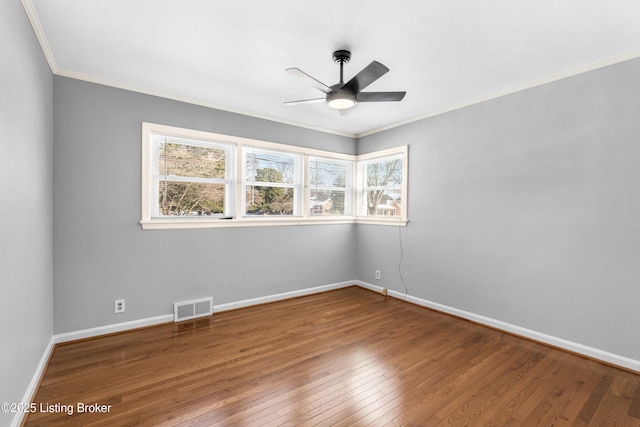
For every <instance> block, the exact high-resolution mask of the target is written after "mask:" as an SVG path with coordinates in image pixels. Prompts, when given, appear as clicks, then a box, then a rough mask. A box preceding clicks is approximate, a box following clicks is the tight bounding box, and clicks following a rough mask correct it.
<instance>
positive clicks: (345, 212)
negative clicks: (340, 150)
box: [307, 156, 353, 216]
mask: <svg viewBox="0 0 640 427" xmlns="http://www.w3.org/2000/svg"><path fill="white" fill-rule="evenodd" d="M352 175H353V161H349V160H339V159H331V158H323V157H318V156H310V157H309V167H308V177H309V178H308V179H309V187H308V196H307V197H308V200H309V215H310V216H350V215H351V214H352V210H353V209H352V206H353V197H352V190H351V189H352V188H353V183H352Z"/></svg>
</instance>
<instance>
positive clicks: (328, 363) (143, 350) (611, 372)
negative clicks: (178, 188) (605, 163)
mask: <svg viewBox="0 0 640 427" xmlns="http://www.w3.org/2000/svg"><path fill="white" fill-rule="evenodd" d="M35 403H36V407H37V408H38V410H37V411H36V412H34V413H31V414H29V416H28V418H27V420H26V425H27V426H44V425H46V426H56V425H65V426H68V425H78V426H86V425H95V426H134V425H135V426H212V425H216V426H217V425H221V426H254V425H255V426H266V425H269V426H271V425H273V426H276V425H286V426H304V425H327V426H330V425H339V426H352V425H358V426H360V425H374V426H381V425H408V426H436V425H442V426H467V425H468V426H478V425H492V426H529V425H544V426H551V425H557V426H583V425H593V426H640V375H635V374H633V373H630V372H627V371H624V370H620V369H616V368H613V367H610V366H606V365H603V364H599V363H596V362H594V361H591V360H587V359H583V358H581V357H578V356H575V355H572V354H568V353H565V352H563V351H560V350H555V349H552V348H549V347H546V346H543V345H539V344H536V343H533V342H530V341H527V340H524V339H520V338H517V337H514V336H511V335H508V334H505V333H501V332H499V331H495V330H492V329H489V328H485V327H482V326H479V325H475V324H472V323H470V322H467V321H464V320H460V319H456V318H453V317H450V316H447V315H443V314H440V313H436V312H433V311H431V310H428V309H425V308H422V307H418V306H415V305H412V304H409V303H405V302H402V301H400V300H396V299H393V298H386V297H383V296H381V295H379V294H376V293H373V292H369V291H367V290H364V289H361V288H357V287H351V288H346V289H340V290H337V291H332V292H327V293H323V294H317V295H312V296H306V297H302V298H297V299H292V300H288V301H282V302H277V303H272V304H267V305H262V306H257V307H251V308H247V309H242V310H236V311H230V312H224V313H218V314H215V315H213V316H212V317H208V318H205V319H200V320H196V321H187V322H183V323H179V324H166V325H161V326H157V327H152V328H147V329H142V330H138V331H133V332H128V333H122V334H117V335H111V336H106V337H101V338H96V339H91V340H86V341H80V342H75V343H69V344H63V345H59V346H57V347H56V349H55V351H54V353H53V355H52V358H51V360H50V362H49V366H48V368H47V371H46V373H45V376H44V378H43V380H42V383H41V385H40V387H39V389H38V393H37V396H36V399H35ZM78 403H84V404H96V403H97V404H99V405H105V406H104V407H103V408H102V409H104V410H105V411H106V410H107V405H109V406H108V411H107V412H104V413H95V412H94V413H89V412H83V413H78ZM56 404H58V406H56ZM40 405H44V406H43V407H42V409H51V411H50V412H41V411H40ZM87 408H93V409H101V408H100V407H85V410H86V409H87ZM66 409H71V410H72V412H73V413H72V415H68V414H67V412H65V410H66ZM56 411H57V412H56ZM61 411H62V412H61Z"/></svg>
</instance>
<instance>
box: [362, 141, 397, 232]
mask: <svg viewBox="0 0 640 427" xmlns="http://www.w3.org/2000/svg"><path fill="white" fill-rule="evenodd" d="M406 157H407V149H406V147H402V148H401V149H396V150H386V151H384V152H377V153H371V154H368V155H365V156H360V158H359V162H358V179H359V182H358V216H360V217H368V218H378V219H385V220H391V219H393V220H405V221H406V210H407V208H406V194H407V187H406V169H407V168H406Z"/></svg>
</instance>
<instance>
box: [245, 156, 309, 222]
mask: <svg viewBox="0 0 640 427" xmlns="http://www.w3.org/2000/svg"><path fill="white" fill-rule="evenodd" d="M242 154H243V156H242V158H243V164H244V174H243V185H244V188H245V191H244V193H245V199H244V209H243V212H244V215H295V216H300V215H301V212H300V210H301V208H300V199H301V195H300V194H301V192H302V169H301V165H302V155H300V154H292V153H285V152H276V151H269V150H263V149H259V148H255V147H244V149H243V153H242Z"/></svg>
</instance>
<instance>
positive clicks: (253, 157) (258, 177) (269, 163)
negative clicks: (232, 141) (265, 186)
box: [245, 150, 295, 184]
mask: <svg viewBox="0 0 640 427" xmlns="http://www.w3.org/2000/svg"><path fill="white" fill-rule="evenodd" d="M245 176H246V179H247V181H256V182H279V183H283V184H293V183H294V181H295V157H294V156H290V155H286V154H279V153H274V152H266V151H261V150H250V151H249V152H247V155H246V160H245Z"/></svg>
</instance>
